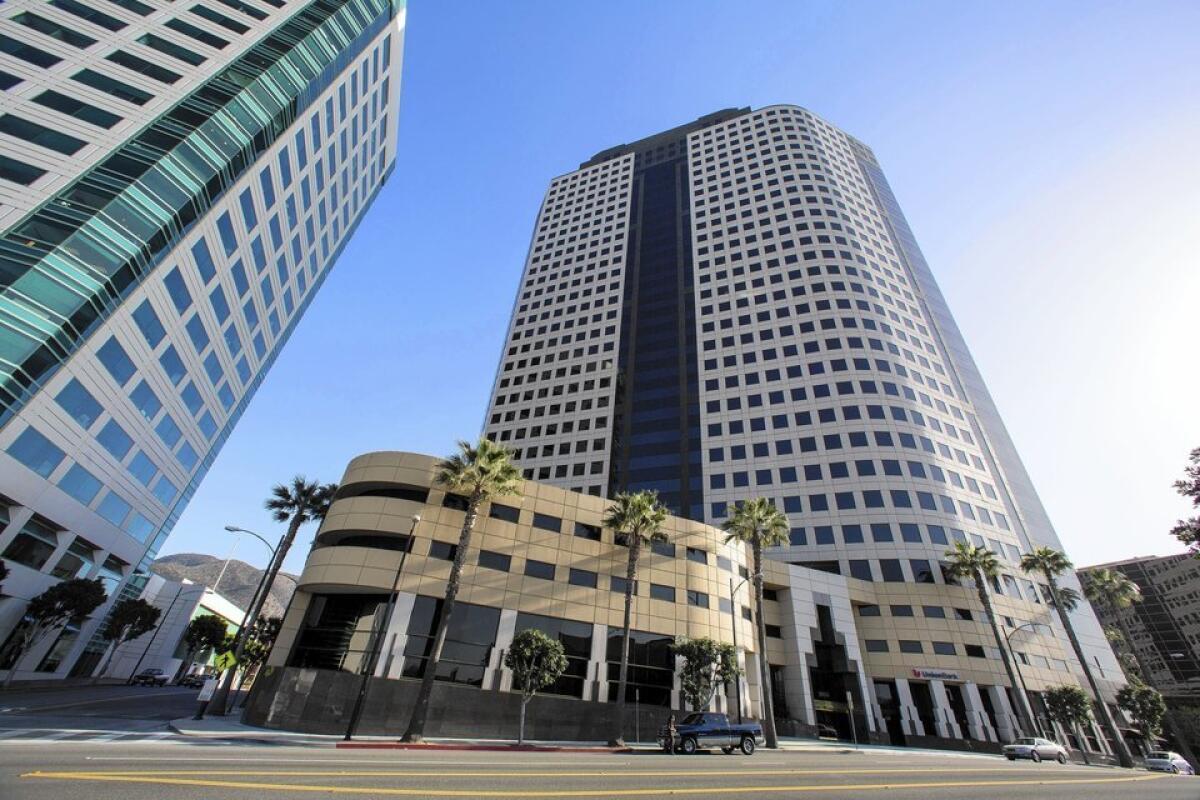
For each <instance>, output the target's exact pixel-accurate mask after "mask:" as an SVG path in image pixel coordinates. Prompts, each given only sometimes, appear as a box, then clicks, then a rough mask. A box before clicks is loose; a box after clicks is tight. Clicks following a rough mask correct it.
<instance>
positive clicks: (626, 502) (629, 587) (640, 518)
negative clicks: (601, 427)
mask: <svg viewBox="0 0 1200 800" xmlns="http://www.w3.org/2000/svg"><path fill="white" fill-rule="evenodd" d="M666 521H667V509H666V508H664V507H663V505H662V503H660V502H659V501H658V492H650V491H643V492H633V493H629V492H621V493H620V494H618V495H617V496H616V497H614V498H613V501H612V503H611V504H610V505H609V507H608V509H607V510H606V511H605V512H604V525H605V527H607V528H610V529H611V530H612V531H613V532H614V533H615V534H616V535H617V537H618V540H619V541H623V542H624V543H625V545H626V546H627V547H628V548H629V552H628V559H627V560H626V562H625V619H624V625H623V627H622V629H621V668H620V672H619V673H618V680H617V708H616V712H615V713H614V714H613V722H612V725H613V727H612V732H611V733H610V734H609V737H608V744H609V745H610V746H612V747H624V746H625V693H626V691H627V689H626V687H627V686H628V685H629V683H628V682H629V631H630V628H631V625H632V621H633V618H632V614H633V591H634V587H635V586H637V574H638V562H639V561H640V559H641V557H642V547H644V546H645V545H647V544H649V543H650V542H665V541H666V540H667V535H666V534H665V533H663V531H662V526H663V524H664V523H665V522H666Z"/></svg>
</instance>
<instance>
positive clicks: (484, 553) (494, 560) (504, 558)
mask: <svg viewBox="0 0 1200 800" xmlns="http://www.w3.org/2000/svg"><path fill="white" fill-rule="evenodd" d="M478 563H479V566H481V567H487V568H488V569H494V570H497V571H499V572H508V570H509V567H510V566H512V556H508V555H505V554H504V553H497V552H494V551H492V550H480V551H479V561H478Z"/></svg>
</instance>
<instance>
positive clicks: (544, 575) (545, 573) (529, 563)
mask: <svg viewBox="0 0 1200 800" xmlns="http://www.w3.org/2000/svg"><path fill="white" fill-rule="evenodd" d="M525 574H526V575H528V576H529V577H530V578H541V579H542V580H544V581H552V580H554V565H553V564H551V563H548V562H546V561H535V560H533V559H532V558H527V559H525Z"/></svg>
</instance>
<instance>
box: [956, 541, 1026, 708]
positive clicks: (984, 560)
mask: <svg viewBox="0 0 1200 800" xmlns="http://www.w3.org/2000/svg"><path fill="white" fill-rule="evenodd" d="M946 560H947V562H948V563H947V565H946V569H947V571H948V572H949V573H950V574H951V575H953V576H954V577H957V578H968V579H970V580H972V581H974V582H975V590H976V591H977V592H978V593H979V602H980V603H981V604H982V605H983V612H984V614H985V615H986V616H987V619H988V624H990V625H991V626H992V636H994V637H995V639H996V647H997V648H998V649H999V650H1000V660H1001V661H1003V662H1004V672H1005V674H1007V675H1008V685H1009V686H1011V687H1012V690H1013V693H1014V694H1016V696H1017V697H1019V698H1020V700H1021V702H1020V703H1018V704H1017V705H1018V706H1019V708H1018V709H1017V711H1018V712H1019V714H1020V716H1021V725H1022V726H1023V727H1025V729H1026V730H1029V731H1034V730H1035V728H1034V725H1033V712H1032V711H1031V710H1030V708H1029V698H1028V697H1026V696H1025V692H1023V691H1022V690H1021V688H1020V686H1021V684H1020V683H1019V682H1018V681H1017V674H1016V672H1015V670H1014V669H1013V663H1012V657H1011V656H1010V655H1009V652H1008V648H1007V647H1006V646H1005V644H1004V636H1003V634H1001V633H1000V623H999V622H997V621H996V609H994V608H993V607H992V598H991V596H990V595H989V594H988V590H987V581H988V579H989V578H994V577H996V575H998V574H999V572H1000V563H999V562H998V561H997V560H996V554H995V553H993V552H992V551H991V550H988V549H986V548H983V547H976V546H975V545H973V544H967V543H966V542H956V543H955V544H954V547H953V548H952V549H950V550H947V551H946Z"/></svg>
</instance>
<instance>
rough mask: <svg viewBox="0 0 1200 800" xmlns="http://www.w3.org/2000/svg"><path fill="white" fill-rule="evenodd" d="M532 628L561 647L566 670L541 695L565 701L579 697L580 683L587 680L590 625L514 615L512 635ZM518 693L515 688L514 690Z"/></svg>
mask: <svg viewBox="0 0 1200 800" xmlns="http://www.w3.org/2000/svg"><path fill="white" fill-rule="evenodd" d="M530 628H536V629H537V630H540V631H541V632H542V633H544V634H546V635H547V636H549V637H550V638H551V639H556V640H557V641H558V642H560V643H561V644H562V646H563V654H564V655H565V656H566V657H567V668H566V670H565V671H564V672H563V674H562V675H561V676H560V677H559V678H558V680H556V681H555V682H554V683H552V684H551V685H550V686H548V687H546V688H545V689H542V690H541V692H542V693H543V694H560V695H567V696H569V697H583V687H584V682H585V681H586V679H587V676H588V661H589V660H590V659H591V655H592V625H591V623H588V622H576V621H573V620H568V619H559V618H557V617H545V616H542V615H540V614H527V613H525V612H520V613H518V614H517V624H516V627H515V631H514V632H515V633H520V632H522V631H526V630H529V629H530ZM513 688H515V689H520V688H521V687H520V686H519V685H516V686H514V687H513Z"/></svg>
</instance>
